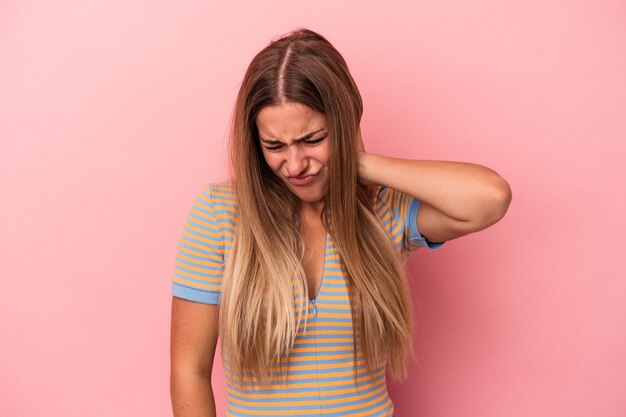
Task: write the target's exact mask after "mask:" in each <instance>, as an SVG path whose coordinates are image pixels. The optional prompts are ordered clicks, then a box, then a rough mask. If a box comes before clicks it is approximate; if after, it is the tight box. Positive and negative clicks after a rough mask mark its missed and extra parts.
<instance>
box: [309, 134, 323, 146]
mask: <svg viewBox="0 0 626 417" xmlns="http://www.w3.org/2000/svg"><path fill="white" fill-rule="evenodd" d="M324 139H326V136H322V137H321V138H319V139H314V140H307V141H304V143H305V144H307V145H316V144H318V143H320V142H321V141H323V140H324Z"/></svg>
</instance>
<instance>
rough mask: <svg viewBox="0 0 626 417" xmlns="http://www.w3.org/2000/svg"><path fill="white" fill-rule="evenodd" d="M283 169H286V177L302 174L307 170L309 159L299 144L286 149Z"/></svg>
mask: <svg viewBox="0 0 626 417" xmlns="http://www.w3.org/2000/svg"><path fill="white" fill-rule="evenodd" d="M285 168H286V169H287V175H289V176H290V177H296V176H299V175H301V174H304V173H305V172H306V171H307V169H308V168H309V158H308V157H307V155H306V152H305V151H304V150H303V149H302V147H301V146H299V144H294V145H292V146H288V147H287V155H286V157H285Z"/></svg>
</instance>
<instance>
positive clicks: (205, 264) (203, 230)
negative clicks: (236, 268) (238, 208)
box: [172, 185, 234, 304]
mask: <svg viewBox="0 0 626 417" xmlns="http://www.w3.org/2000/svg"><path fill="white" fill-rule="evenodd" d="M233 218H234V210H233V205H232V196H231V195H230V194H229V192H228V190H224V189H222V190H220V189H219V188H218V187H215V186H211V185H208V186H206V187H205V188H204V190H202V192H201V193H200V195H199V196H198V197H197V198H196V201H195V202H194V204H193V206H192V207H191V209H190V211H189V213H188V215H187V219H186V220H185V225H184V227H183V232H182V236H181V238H180V241H179V243H178V251H177V254H176V263H175V267H174V274H173V277H172V295H174V296H176V297H179V298H184V299H186V300H190V301H196V302H201V303H206V304H218V303H219V295H220V288H221V284H222V276H223V272H224V254H225V250H226V249H227V248H229V247H230V243H229V241H232V235H233V227H232V224H233Z"/></svg>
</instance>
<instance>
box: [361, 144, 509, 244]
mask: <svg viewBox="0 0 626 417" xmlns="http://www.w3.org/2000/svg"><path fill="white" fill-rule="evenodd" d="M359 181H360V182H361V183H363V184H378V185H383V186H387V187H389V188H392V189H394V190H398V191H400V192H403V193H405V194H408V195H410V196H413V197H415V198H417V199H418V200H421V202H422V204H421V206H420V209H419V210H418V212H417V227H418V228H419V230H420V233H421V234H422V235H423V236H424V237H426V238H427V239H428V241H430V242H444V241H448V240H451V239H455V238H458V237H461V236H463V235H466V234H468V233H472V232H477V231H479V230H482V229H485V228H487V227H489V226H491V225H492V224H494V223H496V222H497V221H499V220H500V219H501V218H502V217H504V214H505V213H506V211H507V209H508V207H509V204H510V202H511V188H510V187H509V184H508V183H507V182H506V180H505V179H504V178H502V177H501V176H500V175H498V173H496V172H495V171H493V170H491V169H489V168H487V167H484V166H481V165H477V164H471V163H464V162H448V161H425V160H409V159H398V158H391V157H386V156H381V155H376V154H370V153H366V152H364V151H362V152H360V153H359Z"/></svg>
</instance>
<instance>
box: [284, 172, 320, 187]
mask: <svg viewBox="0 0 626 417" xmlns="http://www.w3.org/2000/svg"><path fill="white" fill-rule="evenodd" d="M317 177H319V172H318V173H317V174H313V175H302V176H299V177H287V181H289V182H290V183H291V184H293V185H309V184H311V183H312V182H313V181H315V180H316V179H317Z"/></svg>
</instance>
